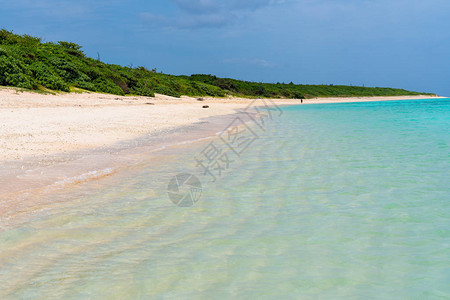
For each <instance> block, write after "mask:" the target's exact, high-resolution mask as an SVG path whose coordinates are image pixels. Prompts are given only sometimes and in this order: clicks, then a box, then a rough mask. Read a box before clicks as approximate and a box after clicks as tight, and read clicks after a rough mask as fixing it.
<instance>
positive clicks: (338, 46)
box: [0, 0, 450, 96]
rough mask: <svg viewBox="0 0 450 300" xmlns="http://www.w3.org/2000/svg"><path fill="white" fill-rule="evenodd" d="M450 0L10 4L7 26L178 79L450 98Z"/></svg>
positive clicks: (21, 0) (3, 12)
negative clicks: (390, 90)
mask: <svg viewBox="0 0 450 300" xmlns="http://www.w3.org/2000/svg"><path fill="white" fill-rule="evenodd" d="M449 15H450V1H448V0H427V1H423V0H247V1H245V0H241V1H239V0H228V1H224V0H222V1H220V0H159V1H143V0H130V1H119V0H109V1H104V0H98V1H92V0H91V1H87V0H78V1H73V0H71V1H67V0H2V5H1V8H0V27H3V28H6V29H8V30H13V31H14V32H16V33H20V34H22V33H27V34H30V35H35V36H40V37H42V38H44V40H46V41H59V40H66V41H74V42H76V43H79V44H81V45H83V46H84V51H85V52H86V53H87V54H88V55H89V56H92V57H97V52H98V53H100V57H101V59H102V61H105V62H108V63H115V64H121V65H131V64H132V65H133V66H146V67H147V68H150V69H151V68H155V67H156V68H157V69H158V70H160V71H163V72H164V73H170V74H194V73H206V74H215V75H218V76H223V77H232V78H238V79H244V80H252V81H264V82H290V81H293V82H294V83H311V84H322V83H323V84H331V83H332V84H349V85H350V84H352V85H365V86H389V87H399V88H405V89H409V90H417V91H423V92H436V93H438V94H441V95H444V96H450V80H449V78H450V55H449V53H450V51H449V50H450V30H449V29H450V17H449Z"/></svg>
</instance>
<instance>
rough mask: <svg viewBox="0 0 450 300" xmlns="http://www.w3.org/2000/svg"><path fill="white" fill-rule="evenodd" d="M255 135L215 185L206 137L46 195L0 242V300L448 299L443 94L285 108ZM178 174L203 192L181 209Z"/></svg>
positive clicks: (447, 151) (449, 165)
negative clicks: (171, 191) (205, 162)
mask: <svg viewBox="0 0 450 300" xmlns="http://www.w3.org/2000/svg"><path fill="white" fill-rule="evenodd" d="M275 113H278V112H276V111H274V114H275ZM252 128H253V131H254V133H257V134H258V137H259V138H258V139H256V140H255V141H254V142H253V143H252V144H251V146H250V147H248V148H247V149H246V150H245V151H244V152H243V153H242V155H241V157H239V158H236V157H235V158H234V161H233V162H232V163H230V165H229V168H228V170H226V171H224V172H223V174H222V175H221V176H220V177H219V176H218V178H217V180H216V182H210V178H211V177H210V176H208V175H206V176H202V174H200V173H199V169H198V168H197V167H196V161H195V159H194V158H195V157H199V155H200V154H201V153H202V150H204V149H205V147H207V146H208V145H209V143H210V141H208V142H204V143H197V144H195V145H189V146H186V147H178V148H174V149H170V150H167V151H166V152H165V153H164V155H163V156H161V157H160V158H158V159H157V160H154V159H152V160H149V161H148V162H146V163H143V164H141V165H139V166H137V167H134V168H132V169H129V170H125V171H123V172H122V173H120V174H117V175H115V176H113V177H110V178H106V179H103V180H99V181H96V182H91V183H86V184H84V185H82V186H79V187H77V188H74V189H73V190H70V191H55V192H54V193H53V194H52V195H51V197H53V198H54V199H55V200H54V201H52V204H48V205H47V206H45V207H42V209H41V210H40V211H39V212H37V213H36V215H34V216H32V220H31V221H30V222H26V223H24V224H22V225H20V226H19V227H15V228H10V229H7V230H5V231H3V232H0V298H1V299H9V298H11V299H34V298H42V299H47V298H64V299H87V298H93V299H99V298H104V299H139V298H142V299H148V298H156V299H162V298H164V299H190V298H194V299H220V298H232V297H233V298H237V299H273V298H280V299H317V298H320V299H348V298H350V299H367V298H375V299H448V298H450V288H449V284H448V283H449V282H450V216H449V215H450V214H449V213H450V203H449V201H450V190H449V186H450V185H449V183H450V180H449V179H450V178H449V170H450V157H449V156H450V133H449V128H450V101H449V100H448V99H446V100H423V101H422V100H414V101H385V102H374V103H353V104H320V105H304V106H295V107H285V108H283V114H282V115H281V116H278V115H277V116H276V117H274V120H272V121H269V120H268V121H267V122H266V124H265V125H264V130H265V131H262V130H261V128H259V129H258V128H257V126H253V127H252ZM216 142H218V139H216ZM181 172H189V173H194V174H196V175H197V177H198V178H199V179H200V181H201V183H202V186H203V191H202V197H201V199H200V200H199V201H198V202H197V203H196V204H195V205H194V206H192V207H189V208H185V207H177V206H176V205H174V204H173V203H172V202H171V201H170V199H169V197H168V195H167V193H166V191H167V185H168V183H169V181H170V179H171V178H172V177H173V176H174V175H176V174H178V173H181ZM195 172H196V173H195Z"/></svg>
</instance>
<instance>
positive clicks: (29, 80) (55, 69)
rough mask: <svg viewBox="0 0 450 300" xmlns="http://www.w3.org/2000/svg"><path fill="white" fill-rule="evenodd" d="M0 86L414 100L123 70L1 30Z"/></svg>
mask: <svg viewBox="0 0 450 300" xmlns="http://www.w3.org/2000/svg"><path fill="white" fill-rule="evenodd" d="M0 85H9V86H16V87H21V88H26V89H37V88H40V86H44V87H46V88H48V89H51V90H56V91H64V92H68V91H70V87H71V86H73V87H78V88H81V89H84V90H88V91H94V92H102V93H110V94H116V95H126V94H135V95H142V96H149V97H152V96H154V95H155V93H159V94H164V95H169V96H174V97H180V96H181V95H187V96H212V97H225V96H227V95H235V96H243V97H255V98H256V97H273V98H297V99H299V98H307V97H322V96H393V95H417V94H419V93H415V92H408V91H405V90H399V89H390V88H365V87H352V86H332V85H295V84H293V83H290V84H282V83H277V84H269V83H256V82H247V81H240V80H235V79H229V78H218V77H216V76H212V75H191V76H173V75H167V74H162V73H157V72H156V69H153V70H151V71H150V70H148V69H146V68H145V67H137V68H131V67H122V66H119V65H112V64H105V63H102V62H101V61H99V60H95V59H93V58H89V57H86V56H85V54H84V53H83V51H82V47H81V46H80V45H78V44H75V43H72V42H64V41H59V42H58V43H57V44H56V43H52V42H48V43H42V41H41V38H37V37H32V36H29V35H17V34H13V33H12V32H10V31H7V30H4V29H2V30H0Z"/></svg>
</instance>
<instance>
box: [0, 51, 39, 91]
mask: <svg viewBox="0 0 450 300" xmlns="http://www.w3.org/2000/svg"><path fill="white" fill-rule="evenodd" d="M0 84H1V85H9V86H16V87H20V88H26V89H32V88H35V87H36V83H35V81H34V79H33V78H32V77H31V72H30V71H29V70H28V68H27V66H26V65H25V64H24V63H23V62H21V61H20V60H18V59H15V58H13V57H8V56H0Z"/></svg>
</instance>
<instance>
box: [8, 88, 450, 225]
mask: <svg viewBox="0 0 450 300" xmlns="http://www.w3.org/2000/svg"><path fill="white" fill-rule="evenodd" d="M431 98H444V97H429V96H428V97H426V96H414V97H413V96H408V97H372V98H368V97H359V98H321V99H306V100H303V104H318V103H348V102H367V101H381V100H410V99H431ZM251 101H252V99H240V98H231V99H224V98H204V99H203V101H198V100H197V98H190V97H182V98H181V99H177V98H172V97H168V96H162V95H157V97H155V98H149V97H120V96H115V95H105V94H94V93H92V94H65V95H40V94H34V93H27V92H19V93H16V92H15V91H13V90H10V89H0V117H1V119H2V120H5V121H6V122H5V123H4V124H2V126H1V127H0V137H1V138H0V141H1V144H2V145H1V146H2V149H6V151H2V154H1V155H0V183H1V184H2V189H0V217H1V218H3V217H5V216H8V215H14V214H16V213H18V212H20V213H21V214H23V213H24V211H33V207H38V206H41V205H42V204H43V203H42V199H41V200H39V201H36V198H42V197H37V196H36V195H37V194H41V193H42V192H47V193H48V192H50V193H51V191H52V190H54V189H61V188H63V187H65V186H73V185H74V184H75V185H76V184H79V183H83V182H87V181H92V180H96V179H100V178H102V177H105V176H110V175H112V174H114V173H116V172H119V171H120V169H121V168H125V167H130V166H135V165H138V164H139V163H141V162H142V161H143V160H146V161H148V160H149V159H153V158H155V157H156V156H157V155H158V154H159V153H160V150H164V149H167V148H171V147H177V146H182V145H184V144H187V143H194V142H196V141H201V140H206V139H208V138H213V137H215V136H216V134H217V132H219V131H221V130H223V129H225V128H226V127H225V126H226V125H228V124H229V122H230V121H231V120H232V119H234V118H235V117H236V115H237V114H238V113H239V110H240V109H243V108H245V107H246V106H247V105H248V104H249V103H251ZM272 101H274V103H275V104H277V105H299V104H300V101H299V100H292V99H273V100H272ZM148 103H153V104H148ZM203 105H208V106H209V108H208V109H204V108H202V106H203ZM55 136H56V137H57V138H56V139H53V140H52V138H55ZM86 141H87V142H86ZM30 154H31V155H30ZM44 198H45V197H44ZM19 199H20V201H19ZM45 201H46V202H48V201H51V199H46V200H45Z"/></svg>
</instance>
